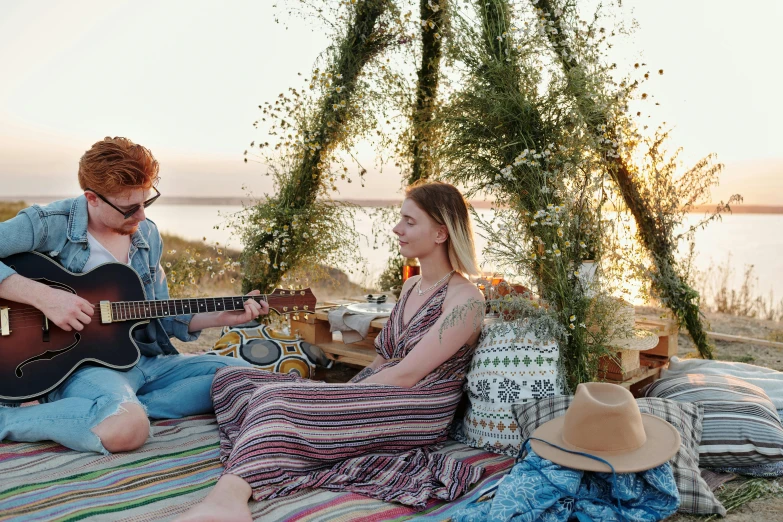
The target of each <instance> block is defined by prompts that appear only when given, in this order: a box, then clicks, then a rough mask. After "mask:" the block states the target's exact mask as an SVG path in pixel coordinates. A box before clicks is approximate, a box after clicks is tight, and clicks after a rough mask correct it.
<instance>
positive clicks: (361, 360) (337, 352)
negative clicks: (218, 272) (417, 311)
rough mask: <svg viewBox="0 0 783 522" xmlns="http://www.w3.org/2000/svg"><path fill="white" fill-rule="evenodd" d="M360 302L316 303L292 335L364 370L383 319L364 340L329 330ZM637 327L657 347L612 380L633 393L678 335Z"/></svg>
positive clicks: (662, 326)
mask: <svg viewBox="0 0 783 522" xmlns="http://www.w3.org/2000/svg"><path fill="white" fill-rule="evenodd" d="M360 302H363V301H361V300H360V299H348V300H342V301H334V302H332V301H329V302H324V303H319V304H318V305H317V306H316V311H315V313H310V314H307V318H305V317H304V315H300V316H299V317H298V318H294V317H292V318H291V332H292V333H294V334H298V335H299V336H300V337H301V338H302V339H303V340H304V341H306V342H308V343H310V344H315V345H317V346H318V347H320V348H321V349H322V350H323V352H324V353H325V354H326V356H327V357H328V358H330V359H332V360H333V361H339V362H341V363H344V364H348V365H351V366H357V367H361V368H364V367H365V366H367V365H368V364H370V363H372V361H373V360H374V359H375V356H376V355H377V354H376V351H375V337H376V336H377V335H378V333H379V332H380V331H381V329H382V328H383V326H384V325H385V324H386V321H388V318H386V317H380V318H378V319H375V320H374V321H372V322H371V323H370V330H369V332H368V333H367V337H365V338H364V339H363V340H361V341H359V342H356V343H351V344H345V343H344V342H343V341H342V336H340V334H339V333H336V334H332V332H330V331H329V315H328V312H329V310H332V309H334V308H337V307H339V306H341V305H346V304H351V303H360ZM636 326H637V327H638V328H645V329H648V330H652V331H654V332H655V333H656V334H657V335H658V337H659V339H660V340H659V342H658V346H656V347H655V348H653V349H652V350H647V351H645V352H642V364H641V367H640V368H639V371H638V372H636V373H635V374H634V375H633V376H632V377H630V378H629V379H626V380H624V381H612V380H608V382H613V383H615V384H619V385H621V386H623V387H625V388H628V389H629V390H631V391H632V392H634V393H635V392H636V391H637V390H639V389H640V388H642V387H643V386H645V385H647V384H649V383H650V382H652V381H654V380H656V379H657V378H658V377H659V376H660V373H661V369H662V368H664V367H665V366H666V365H667V364H668V362H669V358H670V357H671V356H672V355H676V354H677V335H678V333H679V331H678V328H677V324H676V323H675V322H674V321H670V320H668V321H667V320H650V319H640V320H637V322H636Z"/></svg>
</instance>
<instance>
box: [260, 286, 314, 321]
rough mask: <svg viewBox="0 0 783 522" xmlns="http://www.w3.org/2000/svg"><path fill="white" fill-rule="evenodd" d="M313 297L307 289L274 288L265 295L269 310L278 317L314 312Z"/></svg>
mask: <svg viewBox="0 0 783 522" xmlns="http://www.w3.org/2000/svg"><path fill="white" fill-rule="evenodd" d="M315 302H316V299H315V295H314V294H313V292H312V290H310V289H309V288H302V289H299V290H285V289H283V288H276V289H275V291H274V292H272V293H271V294H268V295H267V303H268V304H269V309H270V310H274V311H275V312H277V313H278V314H280V315H284V314H300V313H305V314H306V313H313V312H315Z"/></svg>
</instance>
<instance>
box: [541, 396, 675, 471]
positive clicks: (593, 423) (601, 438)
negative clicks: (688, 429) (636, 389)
mask: <svg viewBox="0 0 783 522" xmlns="http://www.w3.org/2000/svg"><path fill="white" fill-rule="evenodd" d="M532 438H537V439H542V440H545V441H547V442H549V443H551V444H554V445H556V446H560V447H561V448H564V449H566V450H570V451H578V452H581V453H588V454H590V455H593V456H595V457H600V458H602V459H604V460H606V461H607V462H609V463H610V464H611V465H612V466H613V467H614V470H615V471H616V472H617V473H633V472H637V471H644V470H647V469H652V468H655V467H657V466H660V465H661V464H663V463H664V462H668V461H669V460H670V459H671V458H672V457H673V456H674V454H675V453H677V451H678V450H679V449H680V442H681V440H680V434H679V432H678V431H677V430H676V429H675V428H674V426H672V425H671V424H669V423H668V422H666V421H665V420H663V419H660V418H658V417H655V416H653V415H647V414H643V413H640V412H639V406H638V405H637V404H636V399H634V397H633V395H631V392H629V391H628V390H626V389H625V388H623V387H622V386H618V385H616V384H610V383H606V382H590V383H585V384H580V385H579V386H577V388H576V394H575V395H574V399H573V401H572V402H571V406H570V407H569V408H568V410H567V411H566V413H565V415H563V416H562V417H558V418H556V419H553V420H551V421H549V422H546V423H544V424H542V425H541V426H539V427H538V429H537V430H536V431H535V432H533V435H531V441H530V444H531V446H532V448H533V451H535V452H536V454H537V455H538V456H540V457H542V458H545V459H547V460H551V461H552V462H554V463H555V464H560V465H561V466H564V467H567V468H572V469H580V470H585V471H603V472H610V471H611V469H610V468H609V467H608V466H607V465H606V464H604V463H603V462H599V461H597V460H594V459H591V458H589V457H583V456H581V455H574V454H572V453H568V452H565V451H561V450H559V449H557V448H554V447H552V446H550V445H549V444H545V443H543V442H540V441H537V440H532Z"/></svg>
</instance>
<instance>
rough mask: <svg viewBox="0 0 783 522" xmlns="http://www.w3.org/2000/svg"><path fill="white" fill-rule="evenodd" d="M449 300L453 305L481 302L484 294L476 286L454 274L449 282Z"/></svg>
mask: <svg viewBox="0 0 783 522" xmlns="http://www.w3.org/2000/svg"><path fill="white" fill-rule="evenodd" d="M449 294H451V295H449V298H450V300H453V301H454V304H455V305H457V304H461V303H465V302H467V301H483V300H484V294H483V293H482V292H481V290H479V289H478V287H477V286H476V285H474V284H473V283H471V282H470V281H468V280H467V279H466V278H465V277H464V276H462V275H460V274H454V276H453V277H452V278H451V281H449Z"/></svg>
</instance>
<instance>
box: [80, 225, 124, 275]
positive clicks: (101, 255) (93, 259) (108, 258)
mask: <svg viewBox="0 0 783 522" xmlns="http://www.w3.org/2000/svg"><path fill="white" fill-rule="evenodd" d="M87 243H89V245H90V257H89V258H88V259H87V263H85V265H84V268H83V269H82V272H87V271H88V270H92V269H93V268H95V267H96V266H98V265H102V264H104V263H117V262H118V261H119V260H118V259H117V258H116V257H114V256H113V255H112V253H111V252H109V251H108V250H107V249H106V247H105V246H103V245H101V244H100V243H99V242H98V240H97V239H95V238H94V237H93V235H92V234H90V233H89V232H87ZM122 263H124V264H126V265H129V264H130V246H128V257H126V258H125V260H124V261H122Z"/></svg>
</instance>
